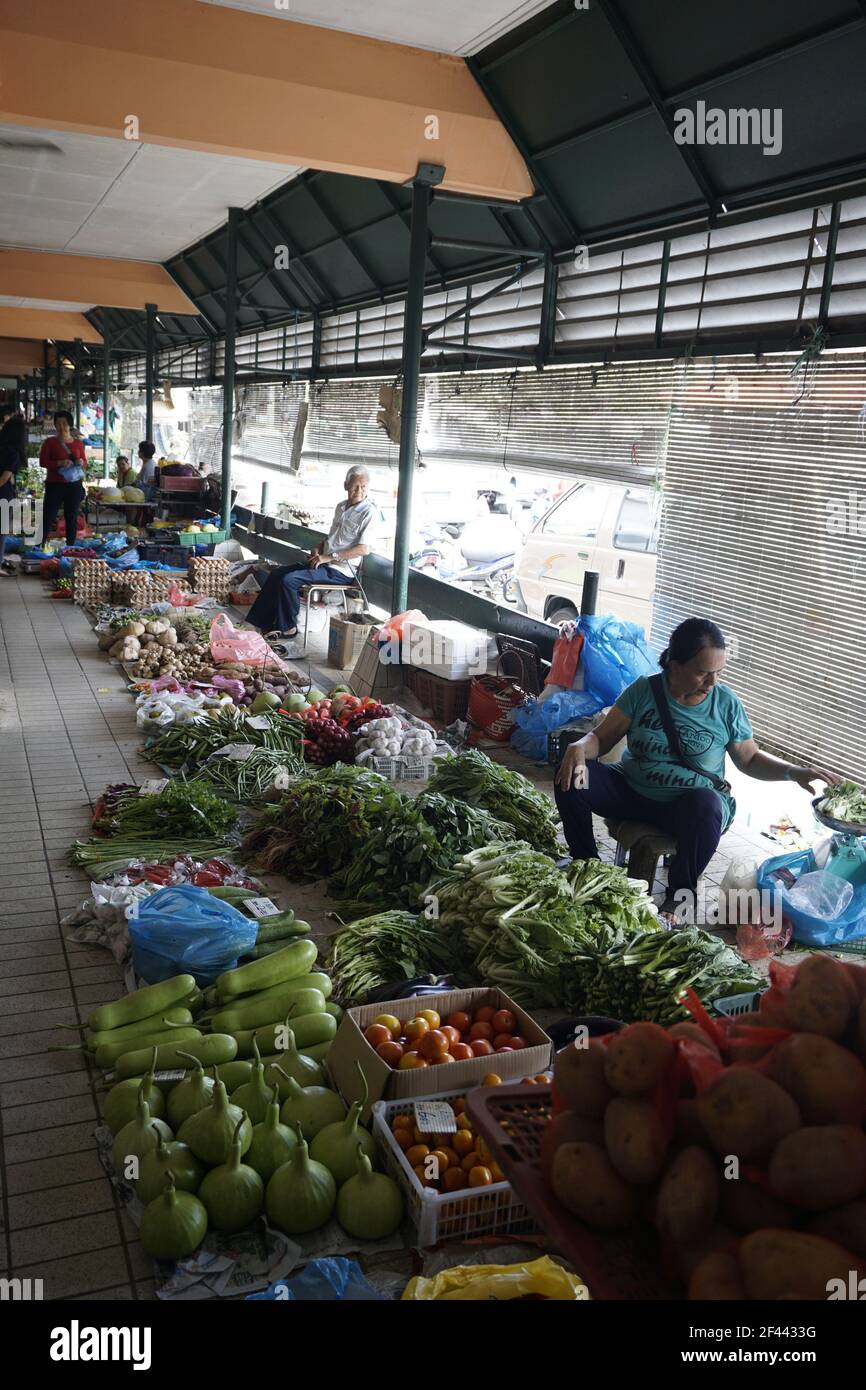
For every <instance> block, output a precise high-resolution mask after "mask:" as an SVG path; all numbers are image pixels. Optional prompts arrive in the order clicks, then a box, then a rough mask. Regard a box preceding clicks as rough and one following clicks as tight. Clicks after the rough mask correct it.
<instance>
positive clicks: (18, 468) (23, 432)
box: [0, 414, 27, 578]
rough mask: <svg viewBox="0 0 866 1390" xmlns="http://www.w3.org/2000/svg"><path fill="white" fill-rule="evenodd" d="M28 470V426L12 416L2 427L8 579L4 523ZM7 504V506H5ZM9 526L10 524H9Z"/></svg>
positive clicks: (1, 495)
mask: <svg viewBox="0 0 866 1390" xmlns="http://www.w3.org/2000/svg"><path fill="white" fill-rule="evenodd" d="M26 469H27V426H26V425H25V423H24V417H23V416H22V415H16V414H12V415H10V416H8V417H7V419H5V420H4V422H3V425H2V427H0V575H2V576H3V577H4V578H8V576H9V573H10V571H11V569H12V566H11V565H10V564H9V563H8V561H7V560H6V559H5V552H6V536H5V534H3V530H4V528H3V523H4V521H6V516H7V515H8V510H9V504H11V503H12V501H13V500H14V498H15V497H16V495H17V493H16V486H15V485H16V482H17V480H18V474H19V473H21V472H25V471H26ZM3 503H6V504H7V505H6V506H3ZM7 524H8V523H7Z"/></svg>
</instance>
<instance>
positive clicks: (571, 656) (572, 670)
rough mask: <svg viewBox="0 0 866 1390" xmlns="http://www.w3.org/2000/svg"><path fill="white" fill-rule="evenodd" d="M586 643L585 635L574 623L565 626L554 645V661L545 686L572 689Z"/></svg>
mask: <svg viewBox="0 0 866 1390" xmlns="http://www.w3.org/2000/svg"><path fill="white" fill-rule="evenodd" d="M584 641H585V638H584V635H583V633H582V632H581V631H580V630H579V628H577V627H576V626H575V624H574V623H566V624H565V626H564V628H563V629H562V631H561V633H560V635H559V637H557V639H556V641H555V642H554V644H553V660H552V661H551V663H550V671H549V672H548V675H547V677H546V679H545V682H544V684H545V685H561V686H562V688H563V689H564V690H570V689H571V687H572V686H573V685H574V678H575V676H576V675H577V668H578V666H579V665H580V654H581V652H582V651H583V644H584Z"/></svg>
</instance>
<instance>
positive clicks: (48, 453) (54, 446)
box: [39, 410, 87, 548]
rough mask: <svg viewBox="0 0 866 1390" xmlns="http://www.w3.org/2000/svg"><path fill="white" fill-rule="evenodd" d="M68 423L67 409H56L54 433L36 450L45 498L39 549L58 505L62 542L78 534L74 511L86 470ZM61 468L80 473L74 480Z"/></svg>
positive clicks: (81, 498)
mask: <svg viewBox="0 0 866 1390" xmlns="http://www.w3.org/2000/svg"><path fill="white" fill-rule="evenodd" d="M72 425H73V420H72V416H71V415H70V414H69V411H68V410H58V411H57V412H56V414H55V416H54V428H55V429H56V431H57V433H56V434H55V435H53V436H52V437H51V438H50V439H46V441H45V443H44V444H43V445H42V448H41V449H40V451H39V462H40V464H41V466H42V467H43V468H44V469H45V500H44V502H43V510H42V545H43V548H44V546H45V542H46V541H47V539H48V536H49V534H50V532H51V530H52V527H53V526H54V523H55V521H56V520H57V515H58V513H59V511H60V509H61V507H62V508H63V517H64V520H65V522H66V544H67V545H74V544H75V537H76V536H77V534H78V511H79V508H80V506H81V503H82V502H83V501H84V496H85V494H84V484H83V483H82V481H81V479H82V478H83V477H84V474H85V472H86V470H87V455H86V454H85V452H84V445H83V444H82V442H81V440H80V439H76V438H75V437H74V436H73V433H72ZM61 469H63V470H64V471H65V472H66V473H67V474H68V473H69V472H72V473H74V472H75V471H76V470H77V471H78V472H79V474H80V476H79V477H78V478H77V479H75V480H74V481H70V479H69V477H64V474H63V472H61Z"/></svg>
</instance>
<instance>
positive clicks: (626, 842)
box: [604, 817, 677, 893]
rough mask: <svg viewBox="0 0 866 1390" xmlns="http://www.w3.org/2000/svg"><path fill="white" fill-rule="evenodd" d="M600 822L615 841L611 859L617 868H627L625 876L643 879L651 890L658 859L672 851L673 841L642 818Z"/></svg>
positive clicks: (675, 847)
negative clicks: (613, 858)
mask: <svg viewBox="0 0 866 1390" xmlns="http://www.w3.org/2000/svg"><path fill="white" fill-rule="evenodd" d="M604 823H605V825H606V826H607V829H608V832H609V834H610V835H611V836H612V837H613V839H614V840H615V841H616V859H615V860H614V862H615V863H616V864H618V865H619V866H620V867H621V868H622V867H626V868H627V872H628V876H629V878H638V879H643V880H644V882H645V883H646V884H647V885H648V890H649V892H650V893H651V892H652V891H653V885H654V884H655V880H656V871H657V870H658V865H659V860H660V859H663V858H665V859H666V858H668V857H669V856H670V855H672V854H676V852H677V842H676V840H674V839H672V837H671V836H670V835H666V834H665V832H664V831H663V830H659V828H658V826H655V825H647V824H646V822H645V821H638V820H614V819H613V817H611V818H610V819H609V820H607V819H606V820H605V822H604Z"/></svg>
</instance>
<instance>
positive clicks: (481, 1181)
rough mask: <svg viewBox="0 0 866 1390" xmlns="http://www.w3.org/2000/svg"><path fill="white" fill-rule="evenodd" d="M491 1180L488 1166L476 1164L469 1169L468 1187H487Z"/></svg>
mask: <svg viewBox="0 0 866 1390" xmlns="http://www.w3.org/2000/svg"><path fill="white" fill-rule="evenodd" d="M492 1182H493V1174H492V1173H491V1171H490V1169H489V1168H484V1167H482V1166H480V1165H479V1166H478V1167H476V1168H470V1170H469V1186H470V1187H489V1186H490V1184H491V1183H492Z"/></svg>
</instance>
